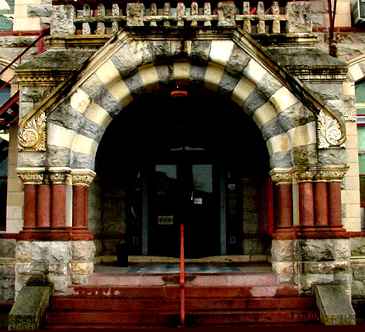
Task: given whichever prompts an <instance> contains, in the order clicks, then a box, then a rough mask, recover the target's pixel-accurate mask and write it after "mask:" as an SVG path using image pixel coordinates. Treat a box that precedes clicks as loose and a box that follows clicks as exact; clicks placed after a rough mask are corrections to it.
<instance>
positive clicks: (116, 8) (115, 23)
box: [112, 3, 121, 32]
mask: <svg viewBox="0 0 365 332" xmlns="http://www.w3.org/2000/svg"><path fill="white" fill-rule="evenodd" d="M120 12H121V10H120V9H119V5H118V4H117V3H113V4H112V16H120V15H121V13H120ZM118 30H119V24H118V21H113V22H112V32H118Z"/></svg>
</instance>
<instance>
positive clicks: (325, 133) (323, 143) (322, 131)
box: [318, 111, 342, 149]
mask: <svg viewBox="0 0 365 332" xmlns="http://www.w3.org/2000/svg"><path fill="white" fill-rule="evenodd" d="M341 138H342V132H341V129H340V125H339V123H338V121H337V120H336V119H334V118H333V117H331V116H329V115H327V114H326V113H325V112H323V111H321V112H320V113H319V115H318V141H319V148H320V149H326V148H329V147H331V146H339V145H341V142H340V140H341Z"/></svg>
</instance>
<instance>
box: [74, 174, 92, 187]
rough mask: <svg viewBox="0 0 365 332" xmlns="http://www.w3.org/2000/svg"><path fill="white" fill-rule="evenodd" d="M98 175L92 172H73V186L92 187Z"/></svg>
mask: <svg viewBox="0 0 365 332" xmlns="http://www.w3.org/2000/svg"><path fill="white" fill-rule="evenodd" d="M95 175H96V173H95V172H94V171H92V170H82V171H81V170H80V171H72V184H73V185H74V186H85V187H88V186H90V184H91V182H92V181H93V180H94V177H95Z"/></svg>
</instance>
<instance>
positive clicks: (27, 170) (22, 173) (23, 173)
mask: <svg viewBox="0 0 365 332" xmlns="http://www.w3.org/2000/svg"><path fill="white" fill-rule="evenodd" d="M16 171H17V174H18V176H19V178H20V179H21V180H22V181H23V183H24V184H41V183H42V182H43V179H44V171H45V168H44V167H19V168H17V170H16Z"/></svg>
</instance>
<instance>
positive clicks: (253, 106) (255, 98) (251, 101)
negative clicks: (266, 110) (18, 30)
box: [242, 88, 268, 116]
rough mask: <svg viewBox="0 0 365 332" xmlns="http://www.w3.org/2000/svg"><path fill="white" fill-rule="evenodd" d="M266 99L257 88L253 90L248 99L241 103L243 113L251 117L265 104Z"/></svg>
mask: <svg viewBox="0 0 365 332" xmlns="http://www.w3.org/2000/svg"><path fill="white" fill-rule="evenodd" d="M267 100H268V98H267V97H266V96H264V95H263V94H262V93H261V92H260V90H259V89H258V88H256V89H255V90H253V91H252V92H251V93H250V95H249V96H248V98H247V99H246V100H245V102H244V103H243V105H242V106H243V109H244V110H245V113H246V114H247V115H249V116H252V115H253V113H254V112H255V111H256V110H257V109H258V108H259V107H261V106H262V105H264V104H265V103H266V102H267Z"/></svg>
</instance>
